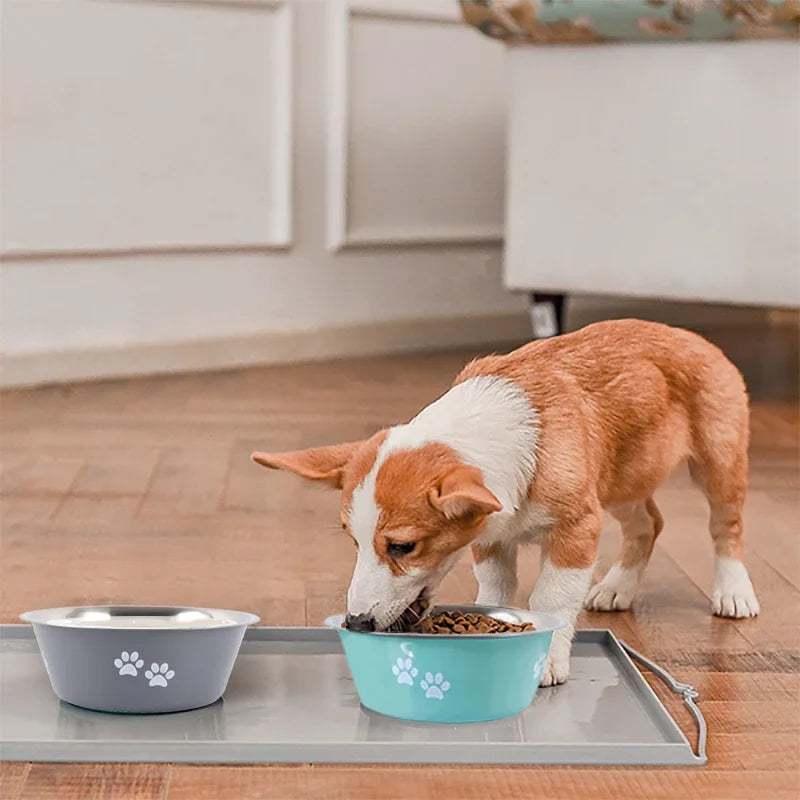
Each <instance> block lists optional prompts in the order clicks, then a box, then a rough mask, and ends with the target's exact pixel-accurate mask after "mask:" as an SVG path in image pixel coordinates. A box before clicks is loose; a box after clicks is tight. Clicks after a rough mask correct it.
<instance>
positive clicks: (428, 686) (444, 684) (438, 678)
mask: <svg viewBox="0 0 800 800" xmlns="http://www.w3.org/2000/svg"><path fill="white" fill-rule="evenodd" d="M419 686H420V688H421V689H424V690H425V697H428V698H432V697H435V698H436V699H437V700H444V693H445V692H447V691H449V689H450V682H449V681H446V680H445V679H444V676H443V675H442V673H441V672H437V673H436V675H432V674H431V673H430V672H426V673H425V679H424V680H421V681H420V682H419Z"/></svg>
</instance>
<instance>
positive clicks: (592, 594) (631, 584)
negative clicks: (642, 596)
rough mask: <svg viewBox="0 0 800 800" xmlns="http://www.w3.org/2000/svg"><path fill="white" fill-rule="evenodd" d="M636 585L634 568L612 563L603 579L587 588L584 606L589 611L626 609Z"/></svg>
mask: <svg viewBox="0 0 800 800" xmlns="http://www.w3.org/2000/svg"><path fill="white" fill-rule="evenodd" d="M638 585H639V575H638V573H637V571H636V570H633V569H624V568H623V567H620V566H619V565H618V564H614V565H613V566H612V567H611V569H609V571H608V572H607V573H606V576H605V577H604V578H603V580H601V581H600V582H599V583H596V584H595V585H594V586H592V588H591V589H590V590H589V594H588V595H587V596H586V600H585V601H584V606H586V608H588V609H589V610H590V611H627V610H628V609H629V608H630V607H631V605H632V603H633V598H634V595H635V594H636V588H637V586H638Z"/></svg>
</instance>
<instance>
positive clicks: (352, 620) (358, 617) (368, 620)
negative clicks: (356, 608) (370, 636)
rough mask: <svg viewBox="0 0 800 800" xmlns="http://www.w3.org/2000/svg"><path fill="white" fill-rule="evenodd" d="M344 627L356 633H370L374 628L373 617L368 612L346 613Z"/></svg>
mask: <svg viewBox="0 0 800 800" xmlns="http://www.w3.org/2000/svg"><path fill="white" fill-rule="evenodd" d="M344 627H345V628H346V629H347V630H348V631H355V632H356V633H371V632H372V631H374V630H375V617H373V616H370V615H369V614H347V615H346V616H345V618H344Z"/></svg>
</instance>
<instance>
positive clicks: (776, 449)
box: [0, 325, 800, 800]
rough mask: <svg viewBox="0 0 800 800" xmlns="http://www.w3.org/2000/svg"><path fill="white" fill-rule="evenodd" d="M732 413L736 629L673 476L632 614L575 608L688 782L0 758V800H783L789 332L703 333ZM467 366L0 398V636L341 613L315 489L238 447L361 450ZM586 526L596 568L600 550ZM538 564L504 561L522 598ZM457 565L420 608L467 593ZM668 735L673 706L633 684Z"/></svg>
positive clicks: (437, 363) (794, 684) (337, 567)
mask: <svg viewBox="0 0 800 800" xmlns="http://www.w3.org/2000/svg"><path fill="white" fill-rule="evenodd" d="M716 335H717V338H718V340H719V343H720V344H721V345H722V346H723V347H724V348H725V349H726V351H727V352H728V353H729V354H730V355H731V357H732V358H733V359H734V360H735V361H737V363H738V364H739V365H740V367H741V368H742V370H743V372H744V373H745V376H746V378H747V380H748V383H749V386H750V390H751V395H752V397H753V411H752V434H753V435H752V438H753V442H752V449H751V491H750V495H749V499H748V504H747V509H746V526H747V527H746V542H747V561H748V564H749V566H750V569H751V573H752V576H753V580H754V583H755V584H756V589H757V591H758V592H759V596H760V599H761V603H762V608H763V614H762V616H761V617H760V618H759V619H757V620H752V621H743V622H731V621H727V620H720V619H715V618H712V617H711V616H710V614H709V593H710V590H711V576H712V554H711V545H710V541H709V537H708V534H707V531H706V527H705V525H706V513H707V512H706V508H705V506H704V502H703V499H702V497H701V496H700V495H699V494H698V493H696V492H695V490H694V489H693V488H692V487H691V485H690V483H689V481H688V478H687V476H686V474H685V472H684V471H679V472H678V473H677V474H676V475H675V476H673V477H672V478H671V479H670V481H669V482H668V483H667V484H666V485H665V486H664V487H663V488H662V490H661V491H660V493H659V496H658V502H659V506H660V507H661V509H662V511H663V513H664V517H665V520H666V528H665V531H664V534H663V535H662V536H661V537H660V539H659V542H658V545H657V547H656V551H655V553H654V555H653V559H652V561H651V564H650V566H649V568H648V571H647V574H646V577H645V580H644V585H643V587H642V590H641V593H640V597H639V599H638V602H637V603H636V605H635V608H634V610H633V611H632V612H630V613H624V614H584V616H583V618H582V619H581V624H582V625H583V626H590V627H611V628H612V629H613V630H615V631H616V632H617V633H618V634H619V635H620V636H622V637H624V638H625V639H627V640H628V641H629V642H630V643H631V644H632V645H633V646H635V647H637V648H638V649H640V650H642V651H643V652H645V653H647V654H648V655H650V656H652V657H654V658H655V659H656V660H658V661H660V662H661V663H663V664H664V665H665V666H667V667H668V668H669V669H670V670H672V671H673V672H674V674H675V675H676V676H677V677H678V678H679V679H683V680H687V681H689V682H691V683H693V684H695V685H696V686H697V687H698V688H699V689H700V692H701V702H702V707H703V710H704V712H705V714H706V718H707V719H708V722H709V726H710V737H709V754H710V762H709V765H708V766H707V767H706V768H704V769H695V770H684V769H641V768H639V769H635V768H626V769H622V768H608V769H590V768H580V769H575V768H572V769H566V768H522V767H512V768H506V767H491V768H485V767H450V766H441V767H420V766H391V767H370V766H357V765H356V766H308V765H299V766H269V765H266V766H255V767H214V766H179V765H176V766H171V765H148V764H71V765H65V764H14V763H11V764H8V763H6V764H2V769H0V779H1V780H2V786H0V797H3V798H4V800H12V799H13V798H26V799H27V798H36V799H37V800H39V798H58V800H69V799H70V798H76V799H77V798H80V800H85V799H86V798H142V799H144V798H170V800H183V799H184V798H185V799H186V800H203V798H208V799H209V800H211V799H212V798H213V799H214V800H217V799H219V800H225V798H237V799H238V798H254V799H255V798H278V799H279V800H294V799H295V798H298V799H299V798H311V797H324V798H331V799H332V800H337V799H344V798H347V800H381V799H385V800H389V798H397V799H398V800H400V799H401V798H402V800H408V798H426V797H436V798H441V800H450V799H451V798H452V800H470V799H471V798H479V799H480V800H486V799H487V798H527V797H544V798H553V800H557V799H558V798H569V800H573V798H583V797H593V798H617V797H620V796H623V797H636V798H639V797H643V798H644V797H646V798H676V797H695V796H699V795H701V794H702V796H704V797H707V798H720V800H736V798H760V797H765V798H770V800H779V799H780V798H795V797H797V796H798V791H799V790H800V772H799V770H800V759H799V758H798V756H799V754H800V478H799V476H798V465H799V464H800V460H799V459H798V438H799V437H800V414H798V402H797V399H798V375H797V372H798V371H797V364H798V346H797V342H798V332H797V329H796V327H794V326H792V325H782V326H779V327H774V328H763V329H759V330H755V331H754V330H732V331H721V332H717V334H716ZM470 355H472V354H469V353H463V352H459V353H437V354H429V355H414V356H407V357H401V358H391V359H366V360H357V361H341V362H330V363H319V364H303V365H294V366H281V367H271V368H258V369H247V370H242V371H231V372H220V373H214V374H199V375H180V376H168V377H156V378H141V379H131V380H122V381H109V382H101V383H94V384H79V385H71V386H52V387H42V388H38V389H30V390H17V391H8V392H5V393H3V395H2V428H1V429H0V434H1V435H2V439H1V440H0V446H1V447H2V458H1V459H0V466H2V476H1V478H0V487H1V488H2V506H1V507H0V513H1V514H2V518H1V520H2V528H1V529H0V533H1V535H2V540H1V541H0V545H1V548H2V552H1V555H2V564H1V565H0V580H1V581H2V584H1V586H2V595H1V596H0V620H1V621H3V622H14V621H16V619H17V615H18V614H19V613H20V612H22V611H25V610H28V609H31V608H41V607H45V606H49V605H64V604H84V603H105V602H119V603H135V602H152V603H164V604H172V603H175V604H180V603H184V604H198V605H217V606H223V607H234V608H246V609H250V610H253V611H254V612H256V613H258V614H260V615H261V618H262V620H263V624H266V625H304V624H308V625H316V624H319V623H320V622H321V621H322V619H323V618H324V617H325V616H326V615H327V614H329V613H332V612H334V611H338V610H341V608H342V607H343V603H344V596H345V590H346V587H347V584H348V581H349V578H350V572H351V569H352V560H353V551H352V547H350V546H349V545H348V544H347V542H346V541H345V540H344V539H343V536H342V534H341V532H339V531H338V526H337V525H336V520H337V498H336V495H335V493H333V492H327V491H325V490H323V489H319V488H316V487H312V486H308V485H306V484H304V483H302V482H301V481H299V480H296V479H294V478H292V477H290V476H287V475H281V474H277V473H270V474H267V473H266V472H264V471H263V470H261V469H260V468H258V467H256V466H255V465H253V464H251V463H250V461H249V454H250V452H251V450H253V449H256V448H261V449H267V448H270V449H279V448H280V449H284V448H294V447H303V446H308V445H313V444H322V443H330V442H334V441H336V440H339V439H350V438H356V437H361V436H365V435H367V434H370V433H372V432H374V431H375V430H376V429H378V428H379V427H381V426H384V425H387V424H391V423H394V422H397V421H402V420H405V419H408V418H409V417H410V416H412V415H413V414H414V413H415V412H416V411H417V410H418V409H419V408H421V407H422V406H423V405H425V404H426V403H428V402H430V401H431V400H432V399H434V398H435V397H436V396H438V394H440V393H441V392H442V391H444V390H445V389H446V388H447V386H448V385H449V382H450V381H451V379H452V377H453V375H454V374H455V373H456V372H457V370H458V368H459V366H460V365H461V364H462V363H463V362H464V360H465V359H466V358H467V357H469V356H470ZM607 528H608V529H607V531H606V532H605V533H604V539H603V546H602V550H601V559H600V564H599V569H603V568H605V567H606V566H607V565H608V564H609V563H610V561H611V560H612V559H613V557H614V554H615V549H616V546H617V542H618V534H617V532H616V530H615V529H614V526H613V525H612V524H610V523H609V524H608V525H607ZM537 565H538V554H537V552H536V551H535V549H532V550H530V551H526V552H525V554H524V556H523V558H522V559H521V580H520V593H519V596H518V598H517V599H518V602H519V603H520V604H524V603H525V598H526V596H527V593H529V592H530V590H531V587H532V586H533V582H534V580H535V576H536V570H537ZM474 592H475V583H474V579H473V577H472V574H471V570H470V566H469V563H468V561H467V560H466V559H465V560H464V561H463V562H462V563H460V564H459V565H458V567H457V568H456V569H455V570H454V571H453V572H452V573H451V575H450V576H448V578H447V580H446V581H445V584H444V586H443V588H442V592H441V598H442V599H443V600H452V601H466V600H471V599H472V598H473V596H474ZM653 685H654V687H655V688H656V690H657V691H658V692H659V694H660V695H661V696H662V698H663V699H664V700H665V702H666V703H667V705H668V707H669V708H670V710H671V711H672V712H673V713H674V715H675V717H676V719H677V720H678V721H679V723H680V724H681V725H682V726H683V728H684V730H686V731H691V730H692V726H691V721H690V719H689V718H688V716H687V715H686V714H685V713H684V711H683V709H682V707H681V705H680V704H679V703H676V702H675V701H674V699H673V698H672V697H671V696H669V697H667V696H664V693H663V692H662V691H661V688H660V686H658V685H657V684H655V683H654V684H653Z"/></svg>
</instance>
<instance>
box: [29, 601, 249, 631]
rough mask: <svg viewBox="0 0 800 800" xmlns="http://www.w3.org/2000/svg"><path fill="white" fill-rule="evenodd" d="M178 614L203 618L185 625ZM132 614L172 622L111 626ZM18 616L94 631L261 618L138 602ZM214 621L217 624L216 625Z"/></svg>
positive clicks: (180, 627) (207, 626)
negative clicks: (95, 617)
mask: <svg viewBox="0 0 800 800" xmlns="http://www.w3.org/2000/svg"><path fill="white" fill-rule="evenodd" d="M92 614H103V615H106V616H105V617H104V618H103V620H102V624H96V625H92V620H91V615H92ZM180 614H184V615H186V614H200V615H202V616H203V617H204V624H203V625H202V626H198V625H191V624H187V623H186V621H181V620H180V619H178V616H179V615H180ZM135 616H142V617H160V618H163V619H164V620H167V621H169V620H170V619H172V621H173V623H174V624H169V622H167V624H160V625H141V626H140V625H137V626H135V628H134V627H132V626H130V625H123V624H119V625H114V624H113V619H114V618H115V617H119V618H130V617H135ZM20 619H21V620H23V621H24V622H29V623H31V624H33V625H46V626H48V627H53V628H66V629H68V630H69V629H72V630H83V631H85V630H93V631H122V630H125V631H134V630H136V631H148V632H168V633H175V632H177V631H193V630H205V631H208V630H217V629H220V628H229V627H235V626H240V625H245V626H246V625H255V624H256V623H258V622H260V617H257V616H256V615H255V614H251V613H249V612H247V611H234V610H232V609H225V608H206V607H202V606H140V605H91V606H59V607H55V608H40V609H36V610H34V611H26V612H25V613H24V614H20ZM69 619H74V620H81V623H80V625H75V626H72V625H69V624H65V620H69ZM109 623H110V624H109ZM215 623H216V624H215Z"/></svg>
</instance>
